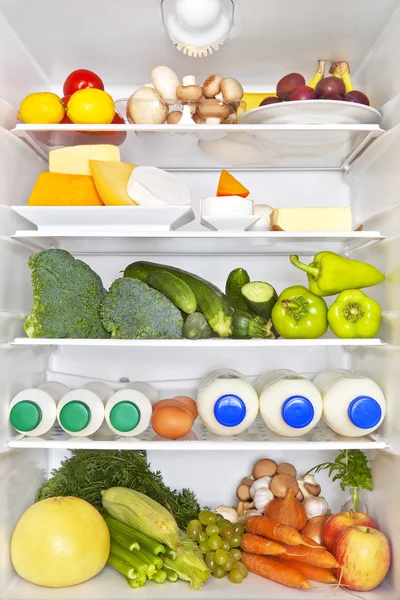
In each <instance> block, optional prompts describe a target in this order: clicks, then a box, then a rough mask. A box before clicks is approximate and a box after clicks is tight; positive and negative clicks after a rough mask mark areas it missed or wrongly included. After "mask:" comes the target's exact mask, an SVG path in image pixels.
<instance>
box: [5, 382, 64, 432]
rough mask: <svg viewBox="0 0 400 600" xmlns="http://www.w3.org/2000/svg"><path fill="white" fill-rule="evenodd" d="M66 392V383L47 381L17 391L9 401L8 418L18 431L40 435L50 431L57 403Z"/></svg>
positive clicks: (55, 414) (55, 415)
mask: <svg viewBox="0 0 400 600" xmlns="http://www.w3.org/2000/svg"><path fill="white" fill-rule="evenodd" d="M67 392H68V388H67V386H66V385H64V384H62V383H59V382H58V381H47V382H46V383H43V384H42V385H39V386H38V387H37V388H29V389H26V390H23V391H22V392H19V393H18V394H17V395H16V396H15V397H14V398H13V399H12V401H11V404H10V409H9V419H10V423H11V425H12V426H13V427H14V429H16V430H17V431H18V432H19V433H22V434H23V435H26V436H30V437H32V436H35V437H37V436H41V435H44V434H45V433H47V432H48V431H50V429H51V428H52V427H53V425H54V423H55V421H56V417H57V403H58V402H59V400H60V399H61V398H62V397H63V396H64V395H65V394H66V393H67Z"/></svg>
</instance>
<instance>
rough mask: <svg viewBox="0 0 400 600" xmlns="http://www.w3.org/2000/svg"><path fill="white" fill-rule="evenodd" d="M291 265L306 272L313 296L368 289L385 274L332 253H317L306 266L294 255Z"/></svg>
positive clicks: (379, 281) (380, 280) (291, 258)
mask: <svg viewBox="0 0 400 600" xmlns="http://www.w3.org/2000/svg"><path fill="white" fill-rule="evenodd" d="M290 262H291V263H292V265H294V266H295V267H297V268H298V269H301V270H302V271H305V272H306V273H307V277H308V285H309V288H310V291H311V292H312V293H313V294H315V295H316V296H333V294H338V293H339V292H343V291H344V290H349V289H354V288H357V289H358V288H365V287H370V286H371V285H378V283H382V281H383V280H384V279H385V276H384V274H383V273H381V272H380V271H379V270H378V269H376V268H375V267H373V266H372V265H369V264H368V263H364V262H360V261H358V260H352V259H350V258H344V256H340V255H339V254H335V253H334V252H319V253H318V254H316V255H315V256H314V260H313V262H312V263H310V264H309V265H305V264H304V263H302V262H301V261H300V260H299V257H298V256H296V255H294V254H293V255H292V256H291V257H290Z"/></svg>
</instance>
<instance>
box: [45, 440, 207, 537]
mask: <svg viewBox="0 0 400 600" xmlns="http://www.w3.org/2000/svg"><path fill="white" fill-rule="evenodd" d="M115 486H121V487H127V488H131V489H134V490H137V491H138V492H142V493H143V494H146V495H147V496H149V497H150V498H152V499H153V500H156V501H157V502H159V503H160V504H161V505H162V506H165V508H167V509H168V510H169V511H170V512H171V514H172V515H173V516H174V517H175V519H176V521H177V523H178V525H179V527H181V528H185V527H186V525H187V524H188V522H189V521H191V520H192V519H196V518H197V514H198V513H199V510H200V506H199V503H198V502H197V499H196V496H195V494H194V493H193V492H192V491H191V490H189V489H183V490H182V491H177V490H171V489H170V488H169V487H168V486H167V485H165V483H164V482H163V478H162V475H161V472H160V471H157V472H154V471H152V470H151V469H150V465H149V464H148V462H147V457H146V452H145V451H144V450H137V451H133V450H73V451H72V452H71V457H70V458H67V459H66V460H64V461H63V462H62V463H61V466H60V467H59V468H58V469H53V471H52V473H51V478H50V479H49V481H48V482H47V483H46V484H45V485H44V486H42V487H41V488H40V490H39V492H38V494H37V497H36V501H39V500H44V499H45V498H53V497H54V496H77V497H78V498H82V499H83V500H86V501H87V502H89V503H90V504H92V505H93V506H95V507H96V508H97V509H98V510H99V511H100V512H102V510H103V507H102V503H101V491H102V490H106V489H108V488H110V487H115Z"/></svg>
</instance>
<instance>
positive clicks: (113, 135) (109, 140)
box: [91, 113, 126, 146]
mask: <svg viewBox="0 0 400 600" xmlns="http://www.w3.org/2000/svg"><path fill="white" fill-rule="evenodd" d="M124 123H125V121H124V120H123V119H121V117H120V116H119V114H118V113H115V115H114V118H113V120H112V121H111V125H124ZM91 135H93V136H96V139H95V140H92V141H93V143H95V144H114V146H121V144H123V143H124V141H125V140H126V131H97V132H96V133H92V134H91Z"/></svg>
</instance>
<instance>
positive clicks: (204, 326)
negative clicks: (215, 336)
mask: <svg viewBox="0 0 400 600" xmlns="http://www.w3.org/2000/svg"><path fill="white" fill-rule="evenodd" d="M212 333H213V332H212V329H211V327H210V326H209V324H208V323H207V319H206V318H205V316H204V315H202V314H201V313H199V312H194V313H192V314H191V315H189V316H188V318H187V319H186V321H185V324H184V326H183V337H185V338H188V339H189V340H206V339H208V338H210V337H211V336H212Z"/></svg>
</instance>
